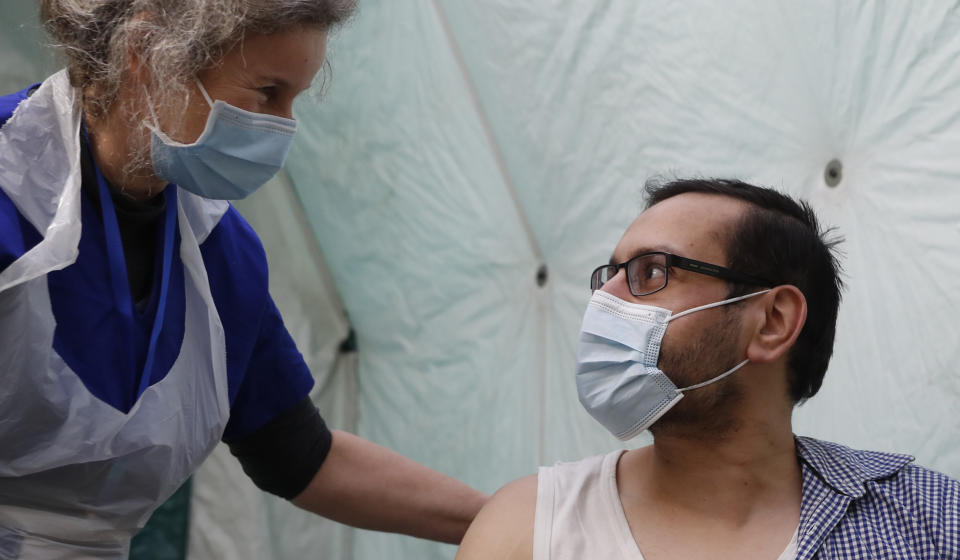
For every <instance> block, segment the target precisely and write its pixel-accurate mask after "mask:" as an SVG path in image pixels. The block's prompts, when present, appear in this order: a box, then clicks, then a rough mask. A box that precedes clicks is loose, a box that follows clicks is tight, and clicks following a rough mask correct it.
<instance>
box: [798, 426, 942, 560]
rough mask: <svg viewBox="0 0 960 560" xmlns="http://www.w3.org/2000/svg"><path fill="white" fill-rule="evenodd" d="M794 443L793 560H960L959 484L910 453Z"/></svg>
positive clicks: (813, 442) (808, 441) (808, 440)
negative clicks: (796, 527) (798, 495)
mask: <svg viewBox="0 0 960 560" xmlns="http://www.w3.org/2000/svg"><path fill="white" fill-rule="evenodd" d="M796 441H797V454H798V455H799V457H800V464H801V466H802V469H803V502H802V504H801V506H800V531H799V537H798V542H797V560H807V559H812V558H815V559H817V560H827V559H844V560H846V559H860V558H863V559H870V560H875V559H883V560H893V559H898V560H899V559H904V560H906V559H909V560H936V559H939V560H960V482H958V481H956V480H953V479H951V478H949V477H947V476H946V475H943V474H940V473H938V472H933V471H930V470H927V469H924V468H923V467H919V466H917V465H914V464H912V462H913V457H910V456H908V455H896V454H892V453H877V452H873V451H855V450H853V449H849V448H847V447H844V446H842V445H837V444H835V443H829V442H826V441H819V440H816V439H812V438H807V437H798V438H797V439H796Z"/></svg>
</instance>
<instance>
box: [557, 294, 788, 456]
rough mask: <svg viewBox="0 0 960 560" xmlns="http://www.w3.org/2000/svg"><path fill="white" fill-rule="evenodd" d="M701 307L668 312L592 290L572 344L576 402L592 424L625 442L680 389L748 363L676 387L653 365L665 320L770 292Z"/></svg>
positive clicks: (675, 399) (659, 413)
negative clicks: (679, 311)
mask: <svg viewBox="0 0 960 560" xmlns="http://www.w3.org/2000/svg"><path fill="white" fill-rule="evenodd" d="M769 291H770V290H763V291H760V292H755V293H752V294H747V295H745V296H740V297H735V298H731V299H725V300H723V301H718V302H716V303H710V304H707V305H701V306H700V307H694V308H693V309H687V310H686V311H683V312H681V313H677V314H676V315H673V314H672V312H671V311H670V310H669V309H663V308H661V307H654V306H651V305H641V304H638V303H630V302H626V301H623V300H622V299H620V298H618V297H616V296H612V295H610V294H608V293H606V292H602V291H599V290H597V291H596V292H594V293H593V297H591V298H590V303H589V304H588V305H587V311H586V312H585V313H584V315H583V324H582V325H581V327H580V341H579V345H578V347H577V375H576V380H577V393H578V394H579V396H580V403H581V404H582V405H583V407H584V408H586V409H587V412H589V413H590V415H591V416H593V417H594V418H595V419H596V420H597V422H600V423H601V424H603V426H604V427H605V428H607V429H608V430H610V433H612V434H613V435H614V436H616V437H617V438H619V439H620V440H623V441H626V440H628V439H631V438H633V437H635V436H637V435H639V434H640V432H642V431H644V430H646V429H647V428H649V427H650V426H652V425H653V423H654V422H656V421H657V420H658V419H659V418H660V417H661V416H663V415H664V414H665V413H666V412H667V411H668V410H670V409H671V408H672V407H673V405H675V404H677V402H678V401H679V400H680V399H681V398H683V393H684V392H686V391H691V390H693V389H698V388H700V387H704V386H706V385H709V384H711V383H714V382H716V381H719V380H720V379H723V378H724V377H726V376H728V375H730V374H731V373H733V372H735V371H737V370H738V369H740V368H741V367H743V366H744V365H746V364H747V362H749V360H743V361H742V362H740V363H739V364H737V365H736V366H734V367H733V368H731V369H730V370H728V371H725V372H723V373H721V374H720V375H718V376H716V377H714V378H712V379H708V380H707V381H704V382H703V383H697V384H696V385H691V386H689V387H684V388H683V389H678V388H677V386H676V385H674V384H673V382H672V381H670V379H669V378H668V377H667V376H666V375H664V373H663V372H662V371H660V370H659V369H658V368H657V361H658V359H659V357H660V342H661V341H662V340H663V335H664V334H665V333H666V332H667V324H669V323H670V321H672V320H674V319H677V318H678V317H683V316H684V315H689V314H690V313H695V312H697V311H702V310H704V309H709V308H711V307H717V306H720V305H727V304H729V303H733V302H735V301H740V300H743V299H747V298H750V297H753V296H756V295H759V294H763V293H766V292H769Z"/></svg>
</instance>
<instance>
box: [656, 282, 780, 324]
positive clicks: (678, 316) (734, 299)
mask: <svg viewBox="0 0 960 560" xmlns="http://www.w3.org/2000/svg"><path fill="white" fill-rule="evenodd" d="M769 291H770V288H767V289H766V290H760V291H759V292H753V293H752V294H747V295H745V296H740V297H735V298H730V299H725V300H722V301H716V302H713V303H708V304H706V305H701V306H700V307H694V308H692V309H687V310H686V311H681V312H680V313H677V314H676V315H673V316H671V317H669V318H668V319H667V322H668V323H669V322H670V321H673V320H674V319H678V318H680V317H683V316H684V315H689V314H691V313H695V312H697V311H703V310H704V309H710V308H711V307H720V306H721V305H726V304H728V303H733V302H736V301H740V300H744V299H747V298H752V297H753V296H759V295H760V294H765V293H767V292H769Z"/></svg>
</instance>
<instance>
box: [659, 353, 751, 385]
mask: <svg viewBox="0 0 960 560" xmlns="http://www.w3.org/2000/svg"><path fill="white" fill-rule="evenodd" d="M749 361H750V360H744V361H742V362H740V363H739V364H737V365H735V366H733V368H731V369H729V370H727V371H725V372H724V373H721V374H720V375H718V376H716V377H714V378H713V379H707V380H706V381H704V382H702V383H697V384H696V385H691V386H689V387H684V388H683V389H677V392H678V393H683V392H684V391H692V390H694V389H699V388H700V387H706V386H707V385H709V384H711V383H714V382H716V381H720V380H721V379H723V378H724V377H726V376H728V375H730V374H731V373H733V372H735V371H737V370H738V369H740V368H742V367H743V366H745V365H747V362H749Z"/></svg>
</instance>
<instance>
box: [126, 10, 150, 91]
mask: <svg viewBox="0 0 960 560" xmlns="http://www.w3.org/2000/svg"><path fill="white" fill-rule="evenodd" d="M149 20H150V14H149V13H147V12H140V13H139V14H137V15H135V16H133V17H132V18H131V19H130V28H129V30H128V33H129V34H130V39H129V40H128V41H127V73H128V74H129V76H130V79H131V80H133V81H134V82H136V83H137V85H138V86H141V85H142V86H147V87H149V86H150V71H149V69H148V68H147V64H146V60H145V57H144V56H143V53H142V52H141V49H142V41H141V39H142V38H143V37H144V33H146V30H145V29H144V28H143V24H145V23H146V22H149Z"/></svg>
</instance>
